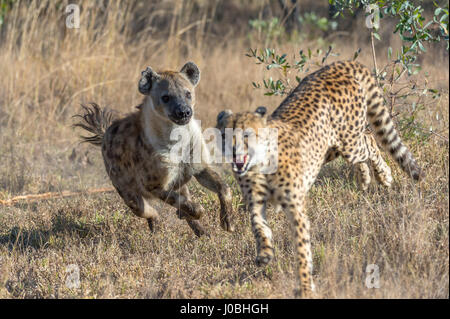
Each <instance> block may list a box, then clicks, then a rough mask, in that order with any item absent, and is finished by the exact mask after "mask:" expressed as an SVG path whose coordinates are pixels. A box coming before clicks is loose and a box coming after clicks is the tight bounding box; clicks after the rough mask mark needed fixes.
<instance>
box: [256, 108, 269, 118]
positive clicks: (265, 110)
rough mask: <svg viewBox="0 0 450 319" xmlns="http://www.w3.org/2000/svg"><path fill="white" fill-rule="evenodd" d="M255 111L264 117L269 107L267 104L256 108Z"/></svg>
mask: <svg viewBox="0 0 450 319" xmlns="http://www.w3.org/2000/svg"><path fill="white" fill-rule="evenodd" d="M255 113H258V114H260V115H261V117H263V116H264V115H266V113H267V108H266V107H265V106H258V108H257V109H256V110H255Z"/></svg>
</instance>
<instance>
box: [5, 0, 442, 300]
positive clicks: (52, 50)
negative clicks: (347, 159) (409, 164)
mask: <svg viewBox="0 0 450 319" xmlns="http://www.w3.org/2000/svg"><path fill="white" fill-rule="evenodd" d="M68 3H69V1H60V2H58V3H55V2H53V1H49V0H44V1H23V0H22V1H17V2H16V5H15V6H14V7H13V8H12V10H11V11H10V12H9V13H8V15H7V18H6V21H5V24H4V25H3V27H2V28H1V37H0V41H1V43H0V61H1V63H0V74H1V76H0V198H9V197H11V196H13V195H19V194H27V193H40V192H47V191H59V190H67V189H69V190H78V189H86V188H88V187H101V186H105V185H106V186H108V185H109V180H108V178H107V177H106V174H105V173H104V168H103V163H102V160H101V157H100V154H99V152H98V150H96V149H92V148H90V147H88V146H86V145H79V143H78V138H77V134H78V133H77V132H75V131H74V130H73V129H72V128H71V124H72V119H71V116H72V115H73V114H75V113H77V112H78V111H79V104H80V103H85V102H90V101H95V102H97V103H99V104H100V105H102V106H108V107H110V108H114V109H116V110H118V111H120V112H123V113H126V112H131V111H133V110H134V107H135V106H136V105H138V104H139V103H140V101H141V96H140V95H139V93H138V91H137V80H138V78H139V75H140V71H141V70H143V69H144V68H145V67H146V66H147V65H150V66H152V67H153V68H155V69H166V68H169V69H177V68H179V67H181V66H182V65H183V64H184V63H185V62H186V61H188V60H192V61H195V62H196V63H197V64H198V65H199V66H200V68H201V71H202V80H201V82H200V85H199V87H198V89H197V90H198V93H197V97H198V98H197V99H198V105H197V108H196V117H197V118H199V119H201V120H202V123H203V126H204V128H206V127H208V126H211V125H214V122H215V117H216V115H217V113H218V112H219V111H220V110H222V109H224V108H231V109H233V110H235V111H238V110H246V109H251V108H255V107H256V106H258V105H266V106H268V108H269V109H271V110H273V109H274V108H275V107H276V106H277V104H278V103H279V102H280V101H281V98H280V97H266V96H264V95H263V94H262V92H261V91H258V90H254V89H253V88H252V85H251V83H252V81H257V80H261V79H262V77H263V75H264V71H263V69H262V68H261V67H260V66H257V65H255V64H254V63H253V61H251V60H249V59H248V58H246V57H245V56H244V53H245V52H246V51H247V50H248V48H249V47H252V48H256V47H260V46H261V43H262V41H263V39H262V38H261V37H260V35H258V34H254V33H252V32H251V30H250V28H249V26H248V20H249V19H254V18H258V17H260V18H270V17H271V16H279V14H280V12H281V11H280V8H278V7H277V3H278V2H277V1H248V2H247V3H246V4H245V6H242V5H241V2H240V1H234V0H233V1H221V0H216V1H203V0H193V1H152V2H144V1H124V0H118V1H84V2H81V9H82V10H81V27H80V29H68V28H66V27H65V21H66V17H67V15H66V14H65V13H64V8H65V6H66V5H67V4H68ZM301 7H302V8H303V10H316V11H318V12H319V13H322V15H326V10H327V6H326V1H324V2H323V3H319V2H317V1H309V0H308V1H302V2H301ZM352 23H358V22H352ZM353 30H355V31H352V30H347V31H346V32H341V33H339V34H329V35H327V37H326V38H325V40H324V41H323V44H320V43H318V42H317V41H315V40H314V39H309V40H302V41H292V40H290V39H288V38H285V39H284V38H282V39H278V40H276V41H269V42H268V44H269V45H270V46H273V47H276V48H277V49H279V50H280V52H281V51H282V52H287V53H290V54H294V53H297V52H298V51H299V50H300V49H301V48H307V47H310V46H311V47H318V46H321V45H323V46H326V45H327V44H328V43H329V42H330V43H333V44H334V46H335V49H334V51H336V52H339V53H340V56H339V57H333V58H331V59H330V61H332V60H333V59H334V60H336V59H348V58H351V57H352V55H353V53H354V51H356V49H357V48H358V47H362V48H363V51H362V54H361V56H360V58H359V60H360V61H361V62H363V63H365V64H367V65H371V61H372V60H371V56H370V49H369V46H368V42H367V36H365V35H364V32H362V31H361V28H354V29H353ZM300 32H301V31H300ZM305 39H306V38H305ZM383 39H386V42H388V43H386V44H384V43H380V44H379V52H378V53H379V56H380V57H382V56H383V55H384V52H385V48H386V46H387V45H392V46H394V47H395V46H398V45H399V43H398V42H397V40H395V39H396V37H395V36H392V37H391V36H390V34H389V31H386V34H383ZM442 52H443V51H442V50H435V51H433V50H430V53H429V54H428V55H427V56H425V58H424V60H423V64H424V69H425V71H427V72H429V73H430V74H431V76H430V77H429V79H428V81H430V83H432V84H433V85H436V86H439V87H440V88H441V89H443V94H442V97H441V99H440V100H436V104H435V105H433V106H431V107H430V108H428V109H426V110H425V111H423V112H421V113H420V114H419V116H420V118H421V121H423V122H424V123H425V124H426V125H430V126H433V128H434V129H435V130H436V132H438V133H439V136H437V135H433V136H432V137H431V138H430V140H429V141H428V142H427V143H426V144H425V145H423V144H420V143H416V142H415V141H407V144H409V145H411V148H412V151H413V153H415V154H416V156H417V157H418V160H419V162H420V163H422V165H423V166H424V167H425V169H426V171H427V175H428V178H427V180H426V181H425V182H424V183H423V184H421V185H415V184H413V183H411V182H410V181H408V180H407V179H406V177H405V176H404V175H402V173H401V172H400V170H398V169H397V168H396V167H395V166H394V165H395V164H392V163H390V164H391V166H392V167H393V168H394V172H393V173H394V176H395V183H394V187H393V189H392V190H390V191H385V190H381V189H378V188H375V187H374V188H372V190H371V191H370V192H368V193H363V192H360V191H358V190H357V188H356V186H355V185H354V182H353V179H352V174H351V170H350V168H348V167H347V165H345V164H343V163H342V162H336V163H333V164H332V165H330V166H328V167H326V168H325V169H324V170H323V172H322V174H321V176H320V178H319V180H318V182H317V183H316V185H315V186H314V188H313V189H312V191H311V194H310V203H309V206H308V214H309V215H310V218H311V222H312V234H313V235H312V236H313V245H314V246H313V247H314V256H315V257H314V258H315V259H314V263H315V269H316V270H315V274H314V275H315V278H316V281H317V284H318V289H319V296H321V297H331V298H345V297H368V298H371V297H388V298H389V297H400V298H402V297H403V298H410V297H421V298H442V297H447V298H448V267H449V264H448V256H449V249H448V230H449V227H448V133H447V130H448V127H449V124H448V123H449V118H448V108H447V106H448V53H445V52H444V53H442ZM382 62H383V61H382V58H380V63H382ZM443 70H444V71H445V72H444V71H443ZM224 178H226V179H227V181H228V182H229V183H230V184H232V185H233V187H234V204H235V208H236V210H237V212H238V214H237V215H236V224H237V231H236V233H235V234H234V235H231V236H224V234H223V232H221V231H220V230H219V229H218V227H217V222H216V218H215V212H217V209H218V207H217V203H216V202H215V200H214V198H213V197H212V196H211V194H210V193H208V192H205V191H204V190H202V189H200V188H199V187H198V186H196V185H195V184H193V185H191V187H192V190H193V192H194V195H195V197H196V200H198V201H200V202H201V203H202V204H203V205H205V207H206V208H208V210H209V211H211V215H210V216H207V217H206V218H205V224H206V225H207V227H209V228H210V229H211V230H212V239H211V240H209V241H208V240H203V239H200V240H198V239H196V238H193V237H192V234H190V232H189V229H187V228H186V229H185V228H184V224H181V223H180V222H179V221H178V220H177V219H176V218H175V217H174V216H173V212H172V210H171V209H168V208H167V207H163V208H161V213H162V215H163V217H164V218H165V220H166V222H165V223H164V224H163V225H161V228H160V232H159V233H158V234H155V235H150V234H148V232H147V229H146V228H145V225H144V224H143V223H141V221H140V220H138V219H135V218H133V217H132V216H131V215H130V214H129V212H128V211H127V209H126V208H125V206H124V205H123V204H122V202H121V200H120V198H118V196H117V195H115V194H110V195H104V196H102V195H100V196H92V197H80V198H73V199H63V200H57V201H48V202H42V203H37V204H30V205H18V206H15V207H9V208H5V207H0V297H7V298H10V297H47V298H48V297H70V296H72V297H125V298H126V297H291V290H292V288H293V287H294V276H293V268H292V261H293V255H292V248H291V247H290V244H289V243H290V236H289V234H287V233H286V232H285V231H284V230H285V229H286V228H287V227H288V225H287V222H286V221H285V219H284V217H283V216H282V215H273V214H272V212H271V215H270V216H271V217H270V224H271V226H272V227H273V230H274V234H275V235H274V236H275V241H276V254H277V257H276V260H275V262H274V264H273V265H271V266H270V267H268V268H266V269H258V268H256V267H255V266H254V263H253V258H254V240H253V237H252V234H251V232H250V225H249V221H248V218H247V215H246V214H245V212H244V211H243V210H242V207H241V204H240V202H241V198H240V195H239V192H238V191H237V189H236V185H235V184H234V182H233V180H232V178H231V176H230V175H229V174H228V173H227V174H224ZM70 263H77V264H79V265H80V267H81V274H82V286H81V288H80V289H78V290H74V291H72V290H68V289H67V288H65V287H64V278H65V267H66V266H67V265H68V264H70ZM369 263H377V264H378V265H379V266H380V268H381V270H382V279H383V281H382V282H383V284H382V288H381V289H378V290H368V289H366V288H365V286H364V284H363V282H364V276H365V266H366V265H367V264H369Z"/></svg>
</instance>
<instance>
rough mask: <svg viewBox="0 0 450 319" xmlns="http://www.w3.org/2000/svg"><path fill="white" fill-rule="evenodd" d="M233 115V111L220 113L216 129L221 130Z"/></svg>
mask: <svg viewBox="0 0 450 319" xmlns="http://www.w3.org/2000/svg"><path fill="white" fill-rule="evenodd" d="M231 115H233V111H232V110H225V111H222V112H220V113H219V114H218V115H217V125H216V127H217V128H222V126H223V125H224V124H225V123H226V120H227V119H228V118H229V117H230V116H231Z"/></svg>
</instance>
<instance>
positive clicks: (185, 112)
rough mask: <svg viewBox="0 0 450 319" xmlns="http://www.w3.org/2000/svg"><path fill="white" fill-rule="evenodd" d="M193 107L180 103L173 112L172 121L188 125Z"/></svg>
mask: <svg viewBox="0 0 450 319" xmlns="http://www.w3.org/2000/svg"><path fill="white" fill-rule="evenodd" d="M192 114H193V112H192V108H191V107H190V106H188V105H178V106H176V107H175V108H174V110H173V112H172V114H171V115H172V116H171V117H172V121H174V122H175V123H176V124H178V125H186V124H188V123H189V121H190V120H191V118H192Z"/></svg>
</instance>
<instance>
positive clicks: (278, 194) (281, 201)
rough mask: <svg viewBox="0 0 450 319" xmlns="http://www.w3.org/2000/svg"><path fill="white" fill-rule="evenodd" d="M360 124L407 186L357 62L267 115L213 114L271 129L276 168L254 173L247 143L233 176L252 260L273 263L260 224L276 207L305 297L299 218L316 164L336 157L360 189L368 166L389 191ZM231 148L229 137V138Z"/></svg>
mask: <svg viewBox="0 0 450 319" xmlns="http://www.w3.org/2000/svg"><path fill="white" fill-rule="evenodd" d="M367 119H368V120H369V122H370V124H371V125H372V127H373V129H374V130H375V136H376V138H377V140H378V141H379V142H380V144H381V145H383V147H384V148H385V149H386V150H387V151H389V153H390V154H391V155H392V156H393V157H394V159H395V160H396V161H397V163H398V164H399V165H400V166H401V167H402V169H403V170H404V171H405V172H406V173H408V174H409V175H410V176H411V177H412V178H413V179H414V180H419V179H420V178H421V177H422V173H421V170H420V168H419V166H418V165H417V163H416V161H415V160H414V158H413V157H412V155H411V152H410V151H409V150H408V149H407V147H406V146H405V145H404V144H403V143H402V141H401V139H400V137H399V135H398V133H397V131H396V129H395V127H394V124H393V122H392V119H391V117H390V115H389V112H388V110H387V109H386V107H385V106H384V104H383V98H382V95H381V91H380V88H379V87H378V86H377V83H376V80H375V78H374V77H373V76H372V75H371V74H370V72H369V70H368V69H367V68H366V67H364V66H363V65H361V64H359V63H357V62H336V63H333V64H331V65H328V66H326V67H324V68H322V69H320V70H318V71H316V72H315V73H313V74H310V75H309V76H308V77H306V78H305V79H304V80H303V81H302V82H301V83H300V84H299V85H298V86H297V88H295V89H294V90H293V92H292V93H291V94H290V95H289V96H288V97H287V98H286V99H285V100H284V101H283V102H282V103H281V105H280V106H279V107H278V108H277V109H276V110H275V112H274V113H273V114H272V115H271V116H269V117H268V116H266V114H265V108H258V109H257V110H256V111H255V112H243V113H238V114H233V113H232V112H231V111H229V110H227V111H223V112H221V113H220V114H219V115H218V118H217V127H218V128H219V129H221V130H222V133H223V132H224V130H225V128H233V129H236V128H240V129H242V130H246V129H247V128H249V127H250V128H252V129H253V130H255V131H257V129H258V128H262V127H271V128H276V129H277V130H278V169H277V171H276V173H273V174H266V175H264V174H261V173H260V172H259V170H258V162H257V161H252V157H255V156H256V154H255V149H252V148H251V146H248V145H247V153H246V155H245V156H244V157H242V161H243V163H242V162H239V163H236V162H234V163H233V170H234V172H235V175H236V178H237V180H238V182H239V185H240V188H241V190H242V192H243V195H244V198H245V201H246V203H247V206H248V209H249V211H250V214H251V221H252V230H253V233H254V235H255V238H256V243H257V258H256V262H257V264H259V265H265V264H267V263H268V262H270V260H271V259H272V258H273V245H272V238H271V237H272V232H271V230H270V228H269V227H268V224H267V221H266V205H267V203H268V202H271V203H274V204H275V205H277V206H279V207H281V209H282V210H283V211H284V212H285V213H286V214H287V216H288V217H289V219H290V220H291V221H292V225H293V226H294V227H293V228H294V243H295V246H296V253H297V258H298V272H297V275H298V280H299V282H300V290H299V293H300V294H301V295H302V296H303V297H308V296H311V295H312V291H313V289H314V285H313V280H312V258H311V247H310V235H309V223H308V218H307V216H306V214H305V212H304V203H305V197H306V194H307V192H308V190H309V189H310V187H311V185H312V184H313V183H314V181H315V179H316V176H317V174H318V173H319V170H320V168H321V166H322V165H323V164H324V163H325V162H327V161H330V160H332V159H334V158H335V157H336V156H340V155H341V156H343V157H344V158H345V159H346V161H347V162H349V163H351V164H355V165H357V166H358V167H359V170H360V173H361V176H362V184H363V186H367V184H368V183H369V182H370V175H369V168H368V166H367V164H366V162H369V163H370V164H371V165H372V166H373V168H374V171H375V175H376V177H377V179H378V181H380V182H381V183H382V184H383V185H385V186H387V187H389V186H390V183H391V180H392V178H391V172H390V169H389V167H388V166H387V165H386V163H385V162H384V160H383V158H382V157H381V155H380V152H379V150H378V147H377V144H376V142H375V140H374V138H373V136H372V135H371V134H370V133H369V132H367V131H366V125H367ZM233 141H234V143H236V139H233Z"/></svg>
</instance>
